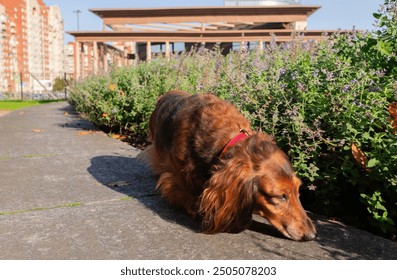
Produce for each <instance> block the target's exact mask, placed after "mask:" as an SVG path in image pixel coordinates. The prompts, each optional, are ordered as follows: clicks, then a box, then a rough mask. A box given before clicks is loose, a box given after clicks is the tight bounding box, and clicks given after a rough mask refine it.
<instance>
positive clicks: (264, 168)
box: [149, 91, 316, 240]
mask: <svg viewBox="0 0 397 280" xmlns="http://www.w3.org/2000/svg"><path fill="white" fill-rule="evenodd" d="M149 127H150V135H151V139H152V141H153V146H152V148H151V149H150V155H149V156H150V162H151V165H152V167H153V169H154V171H155V173H156V174H157V175H159V179H158V182H157V188H158V189H159V190H160V192H161V194H162V195H163V196H164V197H165V198H166V199H167V200H168V201H169V202H170V203H171V204H172V205H174V206H176V207H178V208H181V209H183V210H185V211H186V212H187V213H188V214H190V215H191V216H192V217H196V218H199V219H201V220H202V229H203V231H204V232H206V233H216V232H240V231H242V230H244V229H245V228H246V227H247V226H248V225H249V223H250V221H251V218H252V214H253V213H257V214H259V215H261V216H262V217H264V218H266V219H267V220H268V221H269V222H270V223H271V224H272V225H273V226H274V227H275V228H276V229H277V230H278V231H279V232H281V233H282V234H283V235H284V236H286V237H288V238H291V239H294V240H312V239H313V238H314V237H315V235H316V230H315V227H314V226H313V224H312V222H311V220H310V219H309V218H308V217H307V215H306V212H305V211H304V209H303V207H302V205H301V203H300V201H299V186H300V184H301V183H300V180H299V179H298V178H297V177H296V175H295V173H294V170H293V168H292V166H291V164H290V162H289V160H288V158H287V156H286V155H285V154H284V153H283V152H282V151H281V150H280V149H279V148H278V147H277V145H276V144H275V142H274V139H273V137H272V136H270V135H268V134H265V133H261V132H252V133H251V134H250V135H249V136H248V137H247V138H245V139H243V140H241V141H240V142H238V143H237V144H235V145H234V146H232V147H231V148H230V149H228V150H227V151H226V152H225V153H222V150H223V148H224V147H225V145H226V144H227V143H228V142H229V141H230V139H232V138H233V137H234V136H236V135H237V134H238V133H239V131H240V130H241V129H245V130H250V124H249V122H248V121H247V120H246V119H245V118H244V117H243V116H242V115H241V114H240V112H239V111H238V110H237V109H236V108H235V107H234V106H233V105H232V104H230V103H229V102H226V101H223V100H221V99H219V98H217V97H216V96H214V95H211V94H197V95H190V94H188V93H186V92H183V91H171V92H169V93H167V94H165V95H164V96H163V97H161V98H160V100H159V101H158V103H157V106H156V108H155V110H154V112H153V113H152V115H151V117H150V123H149Z"/></svg>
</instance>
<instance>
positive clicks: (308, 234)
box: [302, 232, 317, 241]
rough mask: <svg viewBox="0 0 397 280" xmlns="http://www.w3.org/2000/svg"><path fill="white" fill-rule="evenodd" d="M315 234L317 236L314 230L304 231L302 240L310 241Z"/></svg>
mask: <svg viewBox="0 0 397 280" xmlns="http://www.w3.org/2000/svg"><path fill="white" fill-rule="evenodd" d="M316 236H317V234H316V232H310V233H306V234H305V235H303V237H302V241H311V240H313V239H314V238H316Z"/></svg>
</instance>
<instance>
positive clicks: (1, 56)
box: [0, 4, 7, 92]
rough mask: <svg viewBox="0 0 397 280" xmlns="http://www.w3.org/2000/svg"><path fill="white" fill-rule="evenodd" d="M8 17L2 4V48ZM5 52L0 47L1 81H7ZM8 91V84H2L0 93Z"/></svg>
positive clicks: (0, 17)
mask: <svg viewBox="0 0 397 280" xmlns="http://www.w3.org/2000/svg"><path fill="white" fill-rule="evenodd" d="M6 23H7V15H6V10H5V7H4V5H1V4H0V31H1V33H0V46H4V44H5V39H6V36H5V34H3V31H5V30H6ZM5 79H6V77H5V50H4V49H3V48H2V47H0V81H5ZM6 90H7V84H6V83H0V92H5V91H6Z"/></svg>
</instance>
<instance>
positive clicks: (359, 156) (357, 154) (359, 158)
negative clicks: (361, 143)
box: [351, 143, 369, 171]
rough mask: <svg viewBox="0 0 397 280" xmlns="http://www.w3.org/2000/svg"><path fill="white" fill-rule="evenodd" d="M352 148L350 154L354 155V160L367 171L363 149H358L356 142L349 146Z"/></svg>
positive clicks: (366, 160)
mask: <svg viewBox="0 0 397 280" xmlns="http://www.w3.org/2000/svg"><path fill="white" fill-rule="evenodd" d="M351 149H352V155H353V157H354V159H355V160H356V162H357V163H358V164H359V165H360V166H361V167H362V168H363V169H364V170H366V171H369V168H368V167H367V164H368V158H367V156H366V155H365V154H364V152H363V151H361V150H360V148H359V147H357V145H356V144H354V143H353V144H352V146H351Z"/></svg>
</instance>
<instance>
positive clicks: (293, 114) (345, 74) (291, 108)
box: [70, 0, 397, 237]
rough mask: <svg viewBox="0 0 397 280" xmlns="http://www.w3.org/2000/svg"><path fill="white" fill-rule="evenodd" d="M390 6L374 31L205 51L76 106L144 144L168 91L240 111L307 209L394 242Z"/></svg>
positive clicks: (78, 93) (137, 74) (104, 79)
mask: <svg viewBox="0 0 397 280" xmlns="http://www.w3.org/2000/svg"><path fill="white" fill-rule="evenodd" d="M385 4H386V6H385V8H383V10H381V11H380V12H379V13H378V14H375V17H376V18H377V19H378V20H379V21H380V26H381V29H380V30H379V31H377V32H375V33H370V34H365V33H364V34H363V33H359V32H355V31H353V32H352V33H349V34H336V35H335V36H333V37H332V38H330V39H328V40H324V41H321V42H314V41H308V42H303V41H300V40H297V41H294V42H290V43H285V44H276V43H275V42H272V43H269V44H267V45H266V47H265V49H264V50H263V51H251V52H244V51H242V52H235V53H231V54H229V55H228V56H226V57H224V56H222V55H221V52H220V50H215V51H208V50H204V49H199V50H198V51H197V52H194V53H185V54H182V55H179V56H177V57H175V58H173V59H171V60H170V61H168V60H167V59H165V58H164V59H163V58H158V59H156V60H153V61H152V62H151V63H148V64H147V63H140V64H139V65H137V66H136V67H129V68H118V69H113V70H112V71H111V72H110V74H109V75H106V76H99V77H92V78H89V79H86V80H85V81H83V82H81V83H78V84H76V85H75V86H74V87H73V88H72V89H71V94H70V100H71V102H72V103H74V104H75V106H76V109H77V110H78V111H79V112H81V113H82V114H83V115H84V116H86V117H87V118H88V119H89V120H90V121H92V122H94V123H95V124H97V125H99V126H105V127H107V128H109V129H110V130H112V131H113V132H117V133H127V134H129V135H138V137H137V138H138V139H140V140H143V139H145V138H146V137H147V131H148V119H149V116H150V113H151V112H152V110H153V108H154V106H155V103H156V100H157V98H158V97H159V96H160V95H161V94H163V93H165V92H167V91H168V90H171V89H181V90H186V91H189V92H196V93H199V92H212V93H214V94H216V95H218V96H220V97H221V98H224V99H227V100H230V101H231V102H233V103H234V104H235V105H236V106H237V107H239V108H240V110H241V111H242V113H243V114H244V115H245V116H246V117H247V118H248V119H249V120H250V122H251V123H252V126H253V128H254V129H256V130H262V131H265V132H268V133H271V134H273V135H274V136H275V137H276V139H277V141H278V144H279V145H280V147H281V148H282V149H283V150H284V151H286V152H287V153H288V154H289V156H290V157H291V159H292V162H293V165H294V167H295V169H296V171H297V173H298V174H299V176H300V177H301V178H302V180H303V182H304V186H305V187H303V189H302V201H303V203H304V204H305V206H306V207H307V208H308V209H310V210H312V211H314V212H317V213H322V214H326V215H329V216H334V217H339V218H341V219H343V220H345V221H348V222H352V223H354V224H356V225H359V226H362V227H364V228H366V229H371V230H373V231H375V232H377V233H381V234H384V235H385V236H388V237H392V236H393V235H394V234H395V232H396V225H395V222H397V208H396V203H397V135H396V134H395V131H393V128H392V126H391V122H390V115H389V112H388V105H389V104H390V103H391V102H394V101H396V95H395V92H394V89H393V84H394V83H395V73H396V64H395V62H396V47H397V45H396V44H397V43H396V42H397V40H396V39H397V38H396V36H397V32H395V30H396V29H397V28H396V25H397V24H396V21H395V20H394V19H395V13H394V14H393V11H395V1H388V0H386V3H385ZM393 5H394V6H393ZM393 36H394V37H393ZM382 42H383V43H382ZM382 46H383V47H382Z"/></svg>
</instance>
